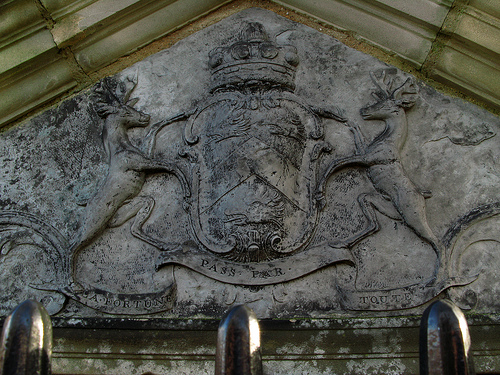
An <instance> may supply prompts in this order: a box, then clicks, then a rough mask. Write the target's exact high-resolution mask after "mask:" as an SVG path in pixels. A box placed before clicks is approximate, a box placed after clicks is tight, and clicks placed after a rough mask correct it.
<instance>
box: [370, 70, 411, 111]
mask: <svg viewBox="0 0 500 375" xmlns="http://www.w3.org/2000/svg"><path fill="white" fill-rule="evenodd" d="M370 77H371V79H372V81H373V83H374V84H375V86H376V90H375V91H374V92H373V93H372V95H373V96H374V97H375V99H377V102H376V103H375V104H372V105H370V106H367V107H364V108H362V109H361V110H360V113H361V116H362V117H363V119H365V120H385V119H387V118H388V117H390V116H393V115H395V114H396V113H399V112H401V111H405V110H407V109H409V108H411V107H412V106H413V105H414V104H415V101H416V99H417V94H418V86H417V85H416V84H415V82H414V80H413V78H408V79H407V80H406V81H405V82H404V83H403V84H402V85H398V84H397V81H396V79H394V77H388V76H387V74H386V71H385V70H384V71H383V72H382V75H381V77H380V78H378V77H376V76H375V74H373V73H370ZM394 86H396V88H394Z"/></svg>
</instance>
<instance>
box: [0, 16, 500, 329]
mask: <svg viewBox="0 0 500 375" xmlns="http://www.w3.org/2000/svg"><path fill="white" fill-rule="evenodd" d="M499 131H500V121H499V119H498V118H497V117H495V116H494V115H492V114H490V113H488V112H487V111H485V110H483V109H481V108H478V107H476V106H474V105H472V104H469V103H465V102H463V101H461V100H459V99H456V98H451V97H446V96H444V95H442V94H440V93H438V92H436V91H435V90H434V89H432V88H431V87H429V86H427V85H426V84H425V83H423V82H420V81H418V80H417V79H416V78H414V77H412V76H411V75H409V74H408V73H405V72H402V71H400V70H398V69H396V68H394V67H391V66H389V65H387V64H385V63H382V62H380V61H378V60H376V59H375V58H373V57H370V56H367V55H365V54H363V53H361V52H358V51H355V50H353V49H351V48H348V47H346V46H345V45H343V44H341V43H340V42H338V41H337V40H335V39H333V38H331V37H329V36H326V35H324V34H321V33H319V32H317V31H315V30H313V29H310V28H308V27H306V26H304V25H301V24H298V23H295V22H292V21H290V20H288V19H284V18H281V17H279V16H277V15H275V14H274V13H272V12H268V11H264V10H261V9H250V10H247V11H243V12H240V13H238V14H236V15H234V16H231V17H229V18H227V19H225V20H223V21H221V22H219V23H217V24H215V25H213V26H210V27H207V28H206V29H204V30H202V31H200V32H198V33H196V34H194V35H192V36H190V37H188V38H186V39H184V40H182V41H181V42H179V43H178V44H176V45H175V46H173V47H172V48H170V49H168V50H165V51H162V52H160V53H157V54H155V55H153V56H150V57H148V58H146V59H144V60H143V61H141V62H139V63H137V64H135V65H133V66H131V67H130V68H127V69H125V70H124V71H122V72H121V73H119V74H117V75H115V76H112V77H108V78H106V79H104V80H102V81H100V82H99V83H97V84H96V85H95V86H94V87H92V88H91V89H89V90H88V91H86V92H83V93H81V94H79V95H78V96H75V97H73V98H71V99H68V100H66V101H64V102H61V103H60V104H59V105H58V106H57V107H54V108H52V109H49V110H48V111H46V112H45V113H43V114H42V115H40V116H38V117H35V118H33V119H31V120H29V121H26V122H25V123H24V124H22V125H19V126H15V127H12V128H9V129H7V130H4V131H3V132H2V134H1V135H0V150H1V152H0V167H1V175H2V179H1V180H0V209H1V211H0V269H1V272H0V275H1V280H2V282H1V284H0V285H1V287H0V288H1V289H2V293H1V304H0V309H1V311H2V314H4V315H6V314H8V313H9V312H10V311H11V310H12V308H13V307H14V306H16V305H17V304H18V303H20V302H22V301H23V300H25V299H27V298H34V299H37V300H39V301H41V302H42V303H43V304H44V305H45V307H46V308H47V309H48V311H49V312H50V313H51V314H52V315H53V316H57V317H61V318H65V317H67V318H69V317H79V318H93V317H136V316H143V317H162V318H179V317H180V318H189V317H210V318H216V319H219V318H220V317H221V316H222V315H223V313H224V312H225V311H227V310H228V308H229V307H230V306H232V305H235V304H242V303H245V304H247V305H248V306H249V307H251V308H252V309H253V310H254V311H255V312H256V314H257V316H258V317H259V318H285V319H293V318H297V317H300V318H328V317H333V316H342V317H355V316H396V315H398V316H400V315H412V314H420V313H421V312H422V311H423V308H424V307H425V304H426V303H427V302H429V301H430V300H432V299H434V298H435V297H440V296H444V295H446V296H448V297H449V298H451V299H452V300H453V301H454V302H455V303H457V304H458V305H459V306H460V307H461V308H463V309H465V310H468V311H473V312H476V313H492V312H498V311H499V308H500V306H499V305H498V302H496V301H498V300H499V297H500V294H499V293H500V292H499V290H500V278H499V276H498V274H497V271H496V270H497V269H498V267H499V266H500V255H499V254H500V251H499V250H500V245H499V241H500V237H499V234H498V227H499V223H500V216H499V213H500V189H499V186H500V159H499V157H500V154H499V150H500V147H499V146H500V142H499V136H498V133H499Z"/></svg>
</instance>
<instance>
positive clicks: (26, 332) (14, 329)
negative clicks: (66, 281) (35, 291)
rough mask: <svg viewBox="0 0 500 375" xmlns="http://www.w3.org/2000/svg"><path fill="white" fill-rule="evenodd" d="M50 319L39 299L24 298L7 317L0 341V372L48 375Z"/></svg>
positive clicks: (49, 363)
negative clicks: (37, 300)
mask: <svg viewBox="0 0 500 375" xmlns="http://www.w3.org/2000/svg"><path fill="white" fill-rule="evenodd" d="M51 356H52V322H51V320H50V316H49V314H48V313H47V310H45V308H44V307H43V306H42V305H41V304H40V303H38V302H36V301H32V300H26V301H24V302H23V303H21V304H20V305H18V306H17V307H16V308H15V310H14V311H13V312H12V314H10V315H9V316H8V317H7V318H6V319H5V323H4V326H3V331H2V339H1V342H0V366H1V367H0V375H50V374H51Z"/></svg>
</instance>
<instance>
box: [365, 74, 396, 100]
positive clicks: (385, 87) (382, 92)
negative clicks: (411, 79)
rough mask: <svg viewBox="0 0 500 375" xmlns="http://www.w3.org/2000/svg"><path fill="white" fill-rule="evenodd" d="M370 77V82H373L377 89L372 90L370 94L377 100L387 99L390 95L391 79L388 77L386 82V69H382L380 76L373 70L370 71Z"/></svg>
mask: <svg viewBox="0 0 500 375" xmlns="http://www.w3.org/2000/svg"><path fill="white" fill-rule="evenodd" d="M370 77H371V79H372V82H373V83H374V84H375V86H376V87H377V89H378V90H377V91H374V92H373V93H372V94H375V96H376V98H377V99H379V100H385V99H389V97H390V96H391V94H392V92H391V86H392V79H391V78H390V79H389V82H386V71H385V70H383V71H382V75H381V77H380V78H377V77H376V76H375V74H373V72H370Z"/></svg>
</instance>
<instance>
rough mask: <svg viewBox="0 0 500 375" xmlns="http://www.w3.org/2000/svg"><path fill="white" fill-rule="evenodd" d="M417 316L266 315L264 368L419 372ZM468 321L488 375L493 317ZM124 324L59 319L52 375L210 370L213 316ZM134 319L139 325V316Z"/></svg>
mask: <svg viewBox="0 0 500 375" xmlns="http://www.w3.org/2000/svg"><path fill="white" fill-rule="evenodd" d="M53 320H54V318H53ZM55 320H57V318H55ZM113 320H115V319H113ZM403 320H405V321H406V324H404V322H403ZM110 321H111V320H110ZM419 321H420V317H410V318H383V319H380V318H374V319H369V318H359V319H349V320H348V319H311V320H307V319H304V320H297V321H290V320H287V321H279V320H278V321H276V320H275V321H272V320H263V321H261V322H260V325H261V330H262V339H261V343H262V355H263V362H264V370H265V373H269V374H290V373H304V372H306V373H308V374H323V373H332V374H333V373H349V374H371V373H398V374H414V373H418V366H419V353H418V350H419V346H418V345H419V344H418V340H419V328H418V325H419ZM468 321H469V324H470V331H471V336H472V348H473V352H474V357H475V358H474V359H475V364H476V370H477V371H478V372H481V373H489V372H491V371H492V370H493V369H495V368H498V365H499V363H498V353H499V351H500V347H499V345H498V340H497V337H498V333H499V332H500V331H499V328H500V326H499V325H498V317H486V316H481V317H479V316H472V317H468ZM59 323H61V321H59ZM94 323H96V322H94ZM101 323H104V320H103V322H101ZM108 323H110V322H108ZM115 323H116V321H115ZM126 323H127V320H126V319H122V320H121V323H120V325H122V327H121V329H119V328H118V327H115V328H116V329H114V328H111V327H110V328H106V327H105V326H101V327H100V328H97V326H93V329H88V328H90V327H89V326H86V327H85V328H87V329H82V328H84V327H83V326H82V327H81V328H60V327H58V326H57V323H56V324H55V326H56V328H55V329H54V350H53V353H54V354H53V372H54V374H91V373H106V374H117V373H130V374H132V373H134V374H142V373H144V372H146V371H151V372H153V373H162V374H178V373H179V372H180V371H182V373H190V372H189V371H191V373H197V374H211V373H213V369H214V360H215V344H216V331H217V326H218V321H216V320H212V319H210V320H189V321H181V320H175V321H174V320H172V321H171V320H160V319H158V320H156V321H155V320H150V321H148V322H146V321H143V323H144V324H146V325H144V326H143V329H134V328H132V327H131V326H129V327H128V329H127V328H125V326H123V325H124V324H126ZM129 323H130V322H129ZM134 324H136V328H139V326H140V325H141V323H140V321H139V320H136V321H135V322H134ZM402 324H403V326H401V325H402ZM485 348H487V350H486V349H485ZM103 371H107V372H103ZM120 371H121V372H120Z"/></svg>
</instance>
